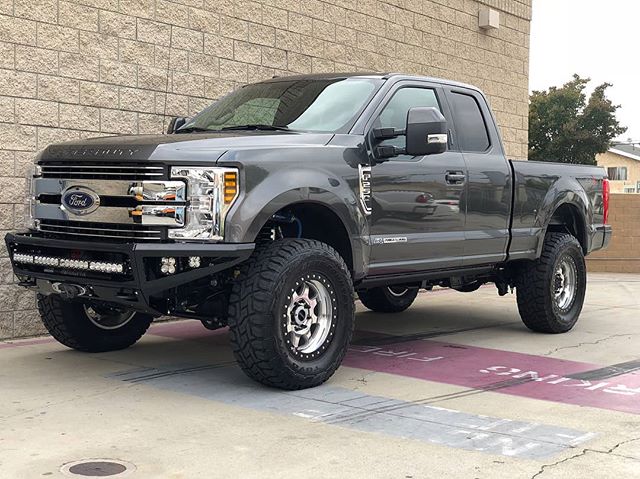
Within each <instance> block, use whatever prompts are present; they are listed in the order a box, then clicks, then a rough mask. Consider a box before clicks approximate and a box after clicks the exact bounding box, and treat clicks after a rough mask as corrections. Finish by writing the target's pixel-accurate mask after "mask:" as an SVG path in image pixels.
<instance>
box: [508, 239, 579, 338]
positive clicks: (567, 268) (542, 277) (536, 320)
mask: <svg viewBox="0 0 640 479" xmlns="http://www.w3.org/2000/svg"><path fill="white" fill-rule="evenodd" d="M516 289H517V300H518V311H519V312H520V317H521V318H522V321H523V322H524V324H525V325H526V326H527V327H528V328H529V329H531V330H533V331H536V332H540V333H551V334H557V333H566V332H567V331H570V330H571V329H572V328H573V327H574V326H575V324H576V322H577V321H578V318H579V317H580V312H581V311H582V306H583V304H584V298H585V293H586V289H587V269H586V266H585V261H584V254H583V252H582V247H581V246H580V243H578V240H576V238H574V237H573V236H572V235H570V234H565V233H549V234H547V236H546V237H545V241H544V247H543V249H542V255H541V256H540V258H538V259H537V260H536V261H532V262H530V263H528V264H527V265H526V266H525V267H524V268H523V269H522V270H521V271H520V273H519V276H518V279H517V284H516Z"/></svg>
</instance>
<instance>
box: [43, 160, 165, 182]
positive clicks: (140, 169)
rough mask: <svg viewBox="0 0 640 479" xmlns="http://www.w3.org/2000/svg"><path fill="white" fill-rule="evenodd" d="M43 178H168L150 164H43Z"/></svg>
mask: <svg viewBox="0 0 640 479" xmlns="http://www.w3.org/2000/svg"><path fill="white" fill-rule="evenodd" d="M40 167H41V168H42V177H43V178H65V179H92V180H96V179H102V180H154V179H161V178H163V177H165V176H166V168H165V167H164V166H160V165H155V166H154V165H148V164H144V165H142V164H131V163H126V164H117V163H115V164H114V163H109V164H104V163H82V164H77V163H76V164H69V163H62V162H42V163H41V164H40Z"/></svg>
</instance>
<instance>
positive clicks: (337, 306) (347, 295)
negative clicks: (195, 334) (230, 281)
mask: <svg viewBox="0 0 640 479" xmlns="http://www.w3.org/2000/svg"><path fill="white" fill-rule="evenodd" d="M354 312H355V307H354V301H353V283H352V281H351V275H350V273H349V269H348V268H347V266H346V264H345V262H344V260H343V259H342V257H341V256H340V255H339V254H338V253H337V252H336V251H335V250H334V249H333V248H331V247H330V246H328V245H326V244H324V243H321V242H319V241H315V240H309V239H283V240H279V241H275V242H273V243H268V244H266V245H261V246H259V247H258V248H257V249H256V251H255V252H254V253H253V255H252V256H251V258H250V259H249V260H248V261H247V262H246V263H244V264H243V265H242V268H241V273H240V276H239V277H238V279H237V281H236V282H235V284H234V285H233V288H232V292H231V297H230V301H229V331H230V337H231V344H232V346H233V353H234V355H235V358H236V360H237V361H238V364H239V365H240V367H241V368H242V370H243V371H244V372H245V373H246V374H247V376H249V377H250V378H252V379H254V380H255V381H258V382H260V383H262V384H265V385H267V386H271V387H276V388H280V389H285V390H296V389H304V388H310V387H314V386H318V385H319V384H322V383H323V382H325V381H326V380H327V379H329V378H330V377H331V376H332V375H333V373H334V372H335V371H336V369H337V368H338V366H340V363H341V362H342V359H343V358H344V355H345V354H346V352H347V349H348V347H349V343H350V342H351V337H352V335H353V327H354Z"/></svg>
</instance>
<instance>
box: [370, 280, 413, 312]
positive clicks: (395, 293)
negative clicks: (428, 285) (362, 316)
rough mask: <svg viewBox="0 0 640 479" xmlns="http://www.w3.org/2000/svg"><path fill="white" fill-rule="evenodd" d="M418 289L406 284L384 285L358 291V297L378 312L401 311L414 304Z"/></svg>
mask: <svg viewBox="0 0 640 479" xmlns="http://www.w3.org/2000/svg"><path fill="white" fill-rule="evenodd" d="M418 290H419V288H407V287H406V286H382V287H379V288H372V289H367V290H363V291H358V297H359V298H360V301H361V302H362V304H364V305H365V306H366V307H367V308H368V309H370V310H371V311H375V312H376V313H401V312H402V311H405V310H406V309H407V308H409V306H411V305H412V304H413V302H414V301H415V299H416V296H417V295H418Z"/></svg>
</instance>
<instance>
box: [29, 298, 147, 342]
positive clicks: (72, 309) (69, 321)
mask: <svg viewBox="0 0 640 479" xmlns="http://www.w3.org/2000/svg"><path fill="white" fill-rule="evenodd" d="M38 311H39V312H40V318H41V319H42V322H43V324H44V326H45V328H47V331H49V334H51V336H53V337H54V339H55V340H56V341H58V342H59V343H61V344H64V345H65V346H67V347H69V348H72V349H76V350H78V351H83V352H87V353H101V352H106V351H117V350H119V349H125V348H128V347H129V346H131V345H133V344H135V343H136V342H137V341H138V340H139V339H140V338H141V337H142V335H143V334H144V333H145V332H146V331H147V329H148V328H149V326H150V325H151V322H152V321H153V316H150V315H148V314H142V313H136V312H134V311H118V310H108V309H106V308H102V309H101V308H98V307H97V306H96V307H94V306H88V305H87V306H85V305H84V304H83V303H81V302H77V301H67V300H64V299H62V298H60V297H59V296H58V295H53V294H52V295H49V296H43V295H38Z"/></svg>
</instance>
